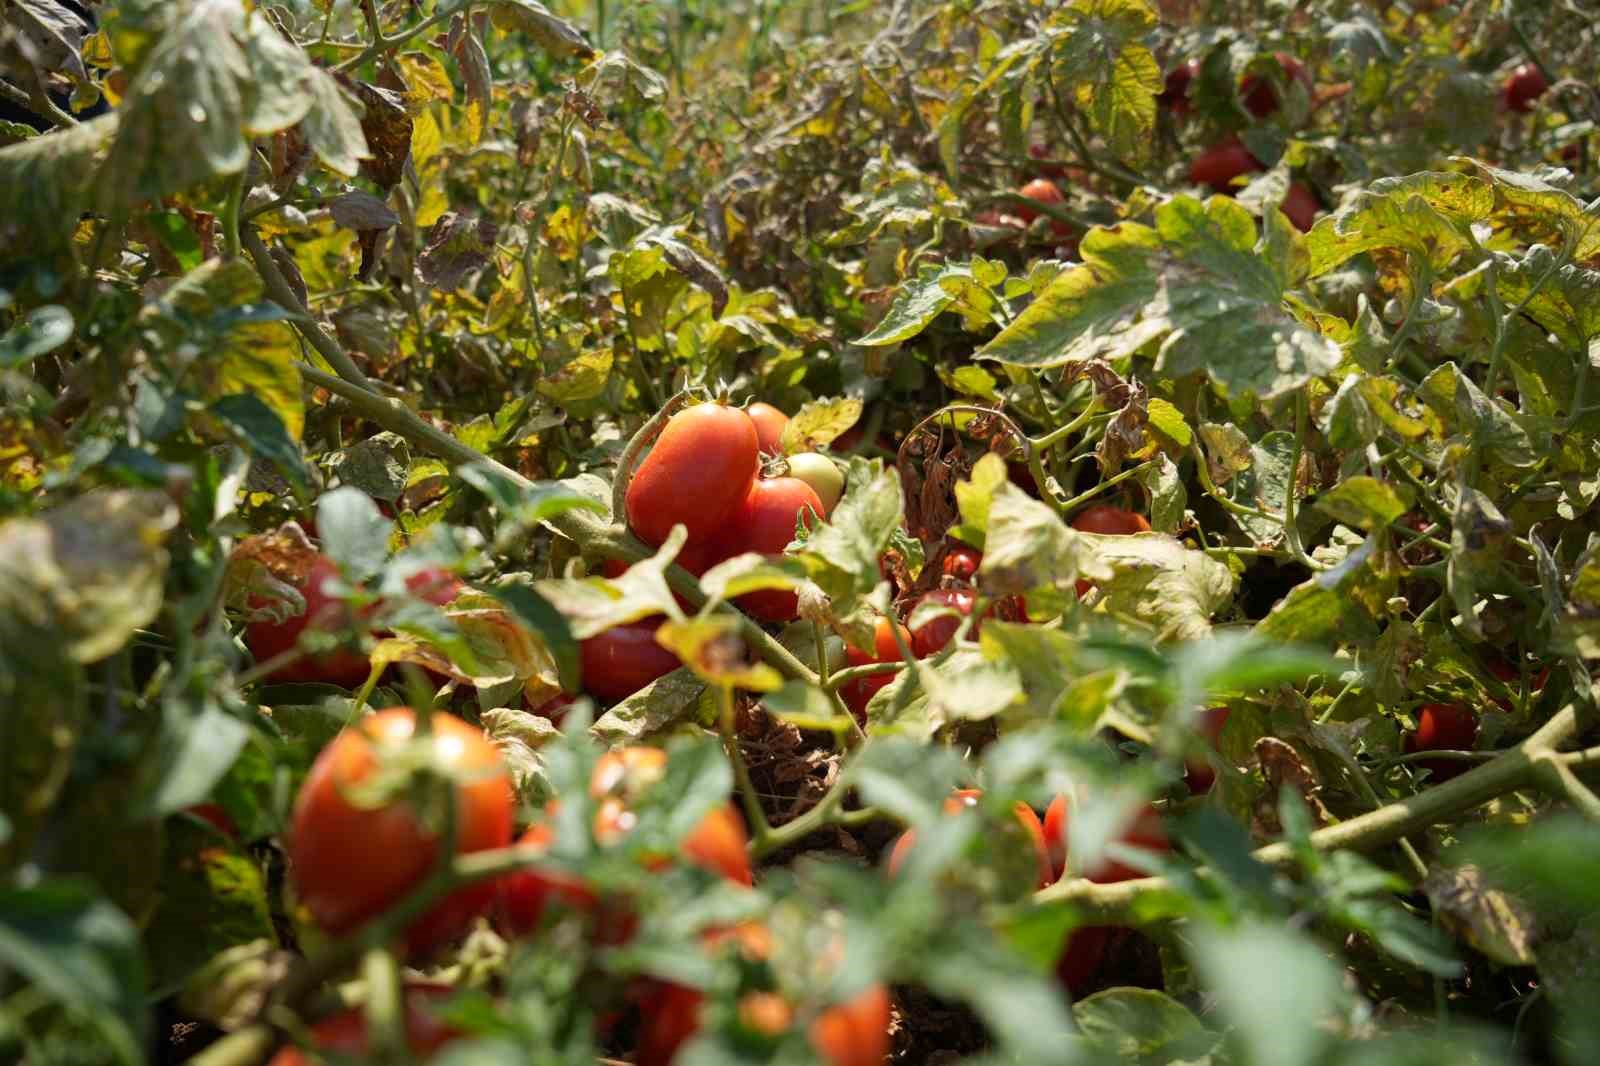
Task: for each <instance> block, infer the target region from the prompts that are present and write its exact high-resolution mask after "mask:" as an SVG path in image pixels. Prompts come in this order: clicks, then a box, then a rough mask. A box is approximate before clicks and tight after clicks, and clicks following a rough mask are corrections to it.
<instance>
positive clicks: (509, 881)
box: [273, 707, 889, 1066]
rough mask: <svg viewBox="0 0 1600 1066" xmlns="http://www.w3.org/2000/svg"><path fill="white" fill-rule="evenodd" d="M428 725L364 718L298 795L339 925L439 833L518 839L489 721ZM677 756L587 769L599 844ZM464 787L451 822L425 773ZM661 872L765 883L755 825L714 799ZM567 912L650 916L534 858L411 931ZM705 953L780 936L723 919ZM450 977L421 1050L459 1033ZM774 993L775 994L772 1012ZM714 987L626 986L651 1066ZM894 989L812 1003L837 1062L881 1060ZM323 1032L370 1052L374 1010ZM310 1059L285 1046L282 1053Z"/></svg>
mask: <svg viewBox="0 0 1600 1066" xmlns="http://www.w3.org/2000/svg"><path fill="white" fill-rule="evenodd" d="M430 727H431V728H430V732H428V733H427V734H426V735H423V736H419V735H418V733H417V715H416V714H415V713H414V712H413V711H412V710H411V709H410V708H408V707H393V708H389V709H388V710H384V711H379V712H376V713H374V714H372V715H369V716H368V717H366V718H364V719H363V720H362V721H361V722H360V724H359V725H358V726H357V727H355V728H352V729H349V730H346V731H345V732H344V733H342V734H340V735H339V737H337V738H336V739H335V740H334V741H333V742H332V743H330V744H329V745H328V746H327V747H326V748H324V749H323V751H322V752H321V753H320V754H319V755H318V757H317V759H316V761H315V763H314V764H313V766H312V769H311V772H310V774H309V776H308V777H307V778H306V781H305V783H304V784H303V786H302V787H301V790H300V793H299V795H298V797H297V799H296V802H295V808H294V814H293V819H292V822H291V826H290V831H289V836H288V857H289V873H290V878H291V883H292V884H293V887H294V890H295V892H296V894H297V896H298V898H299V899H300V901H301V902H302V903H303V904H304V906H305V907H306V909H307V910H308V911H309V912H310V913H311V915H312V917H313V918H314V919H315V921H316V922H317V924H318V926H319V927H321V928H322V929H323V930H324V931H325V932H326V933H328V934H330V935H333V936H344V935H348V934H350V933H352V932H354V931H355V930H356V929H358V928H359V927H361V926H362V925H363V924H365V923H366V922H368V921H370V920H372V919H374V918H376V917H377V916H378V915H380V914H381V913H383V912H384V911H385V910H387V909H389V908H390V907H392V906H394V905H395V904H396V903H398V902H399V901H400V900H401V899H403V898H404V897H405V896H406V895H407V894H408V893H410V892H411V891H413V890H414V889H416V888H417V886H418V885H420V884H421V883H422V882H423V881H424V880H425V879H426V878H427V877H428V875H429V874H430V872H431V871H432V870H433V869H434V868H435V867H436V864H437V863H438V862H439V861H440V854H439V848H440V842H441V840H443V839H446V838H448V839H449V840H450V841H451V842H452V844H453V847H454V853H455V854H464V853H469V852H474V851H481V850H486V849H491V848H501V847H506V846H508V845H509V844H510V843H511V841H512V810H513V805H514V801H513V796H512V790H511V783H510V778H509V776H508V774H507V772H506V769H505V766H504V765H503V763H502V762H501V759H500V756H499V753H498V751H497V750H496V749H495V747H494V745H493V744H491V743H490V742H489V741H488V740H487V739H486V738H485V737H484V735H483V734H482V732H481V731H479V730H478V729H477V728H476V727H474V726H472V725H469V724H468V723H466V722H464V721H462V720H461V719H459V718H456V717H454V716H453V715H449V714H445V713H442V712H440V713H435V714H433V715H432V716H431V720H430ZM666 759H667V757H666V753H665V752H663V751H660V750H659V749H655V748H624V749H621V750H618V751H614V752H610V753H608V754H606V755H604V756H602V757H601V759H600V760H599V761H598V762H597V763H596V765H595V768H594V772H593V774H592V777H591V781H590V796H591V799H592V800H593V802H594V805H595V815H594V823H593V833H594V838H595V840H596V842H597V843H598V844H599V845H600V846H602V847H606V846H614V845H616V844H618V843H620V842H621V841H622V840H623V839H624V838H626V837H627V836H628V834H629V833H630V832H631V831H632V829H633V827H634V825H635V821H636V819H635V817H634V815H633V813H632V810H631V808H632V806H633V805H634V804H635V803H636V802H637V801H638V799H639V797H640V796H641V795H642V794H643V793H644V791H645V790H647V789H649V788H650V787H652V786H653V785H654V784H655V783H656V782H657V781H659V780H660V779H661V777H662V775H663V773H664V772H665V769H666ZM430 776H431V777H432V778H435V779H436V780H437V785H436V791H437V792H438V793H439V794H443V793H445V792H446V791H448V792H449V793H450V794H451V798H450V802H449V803H447V804H441V806H442V807H443V808H444V809H445V810H451V811H453V812H454V817H455V825H454V828H453V831H452V832H450V833H449V834H445V833H443V832H442V830H441V829H440V828H439V827H438V826H436V825H435V824H433V822H432V821H430V818H429V816H428V815H427V814H425V813H423V811H424V810H426V809H428V808H427V804H426V797H427V796H429V795H430V793H429V790H428V787H427V780H428V778H429V777H430ZM557 806H558V804H557V801H552V802H551V804H550V805H549V806H548V807H547V809H546V817H545V818H544V819H543V820H541V821H538V822H536V823H534V824H533V825H532V826H531V827H529V828H528V829H527V830H526V831H525V832H524V834H523V835H522V837H521V838H520V839H519V840H518V843H520V844H523V845H527V846H530V847H533V848H537V849H547V848H548V847H549V846H550V844H551V843H552V841H553V839H554V837H553V832H554V831H553V828H552V826H553V824H554V822H553V819H552V817H551V816H552V815H554V814H555V812H556V809H557ZM641 861H643V862H644V864H645V866H646V867H647V868H649V869H651V870H654V871H659V870H663V869H665V868H667V867H668V866H670V865H671V864H673V863H675V862H678V863H683V864H686V865H688V866H693V867H698V868H700V869H703V870H706V871H708V872H710V873H712V874H714V875H715V876H718V877H721V878H723V879H725V880H727V881H728V882H730V883H733V884H737V885H743V886H748V885H750V884H752V881H753V879H752V876H751V869H750V861H749V854H748V838H747V836H746V833H745V829H744V823H743V821H742V820H741V818H740V817H739V814H738V812H737V811H735V810H734V809H733V807H732V806H731V805H727V806H722V807H717V808H714V809H713V810H712V811H711V812H710V813H708V814H707V815H706V816H705V817H704V818H703V819H702V820H701V822H700V824H699V825H698V826H696V827H695V828H694V829H693V830H691V831H690V833H689V834H688V835H687V836H685V837H684V838H683V840H682V841H681V843H680V845H679V849H678V853H677V854H676V855H648V856H645V857H643V859H642V860H641ZM558 910H565V911H567V912H577V913H581V914H584V915H587V916H588V917H589V918H590V919H592V926H591V928H592V929H593V931H594V936H595V937H596V940H597V942H598V943H599V944H601V945H605V946H615V945H620V944H624V943H627V942H628V941H629V940H631V939H632V938H633V936H634V934H635V931H636V929H637V927H638V916H637V915H636V914H635V913H633V911H632V910H631V908H630V905H629V903H628V901H627V900H625V899H608V898H605V897H604V896H602V894H601V893H600V892H599V891H598V890H597V889H596V888H594V887H593V886H591V885H589V884H587V883H585V882H584V881H583V880H582V879H581V878H579V877H577V876H575V875H570V874H567V873H565V872H564V871H561V870H557V869H554V868H547V867H541V866H538V865H533V866H530V867H527V868H524V869H521V870H518V871H516V872H514V873H511V874H508V875H505V876H503V877H501V878H499V879H498V880H496V881H485V882H481V883H477V884H473V885H469V886H467V887H465V888H462V889H459V890H457V891H455V892H453V893H451V894H449V895H448V896H447V897H446V898H445V899H443V900H442V901H440V902H439V903H437V904H435V905H434V906H433V907H431V908H430V909H429V910H428V911H426V912H425V913H424V914H422V915H421V916H419V917H418V918H416V919H414V920H413V921H412V922H411V923H410V924H409V925H408V926H407V928H406V929H405V930H404V934H403V941H404V944H405V947H406V949H407V952H408V955H409V956H410V957H411V958H413V959H426V958H427V957H428V956H429V955H430V954H432V953H433V952H435V951H436V950H437V949H439V948H440V947H442V946H444V945H446V944H447V943H449V942H450V941H452V940H454V939H458V938H459V937H460V936H461V935H462V934H463V933H464V932H465V931H466V929H467V927H468V925H469V924H470V923H471V922H472V921H474V920H475V919H477V918H479V917H482V916H488V917H490V918H491V920H492V921H493V923H494V924H495V926H496V927H497V928H498V929H499V931H500V932H501V933H503V934H504V935H506V936H507V937H510V938H519V937H527V936H531V935H535V934H536V933H537V932H538V931H539V930H540V928H541V927H542V925H543V923H544V922H545V921H546V920H547V919H548V918H550V917H551V916H552V914H553V913H554V912H556V911H558ZM704 940H705V943H704V946H705V948H706V950H719V949H720V948H721V947H722V946H724V945H726V944H728V943H730V942H737V943H738V944H740V945H741V950H743V951H745V952H746V953H747V954H749V955H751V956H752V957H757V956H760V957H764V955H765V953H767V952H770V936H768V935H767V934H766V933H765V930H763V929H762V928H761V927H760V926H759V925H755V924H751V925H748V926H741V927H739V928H736V929H731V930H723V929H719V930H714V931H712V932H711V933H709V934H707V935H706V937H705V938H704ZM446 991H447V990H445V989H442V988H438V987H433V986H422V985H417V986H412V987H410V988H408V989H407V991H406V994H405V1006H406V1013H405V1027H406V1033H407V1040H408V1042H409V1045H410V1049H411V1051H412V1052H413V1054H416V1055H418V1056H426V1055H427V1054H429V1053H431V1052H432V1051H434V1050H436V1049H437V1048H438V1047H440V1046H442V1045H443V1044H444V1043H446V1042H447V1041H448V1040H450V1039H451V1038H452V1037H453V1036H454V1035H455V1034H454V1033H453V1032H452V1031H451V1030H450V1029H448V1028H447V1027H445V1026H443V1025H442V1024H440V1023H439V1022H438V1021H437V1019H436V1018H435V1017H434V1014H433V1010H432V1008H433V1000H435V999H437V998H439V997H440V996H442V995H443V994H445V992H446ZM750 996H751V997H754V998H750V997H747V998H750V1002H751V1005H752V1006H751V1017H752V1019H753V1021H754V1022H757V1023H763V1019H764V1023H763V1024H764V1025H765V1029H764V1032H765V1035H766V1036H768V1037H769V1038H775V1037H777V1036H780V1035H782V1033H784V1032H786V1031H788V1029H789V1028H790V1025H791V1023H792V1022H793V1021H794V1020H795V1018H796V1016H797V1015H796V1012H795V1011H794V1010H793V1009H792V1008H791V1007H790V1005H789V1004H788V1003H787V1002H784V1001H781V997H777V996H776V995H775V993H772V992H771V991H770V990H766V991H758V992H753V993H751V994H750ZM761 997H767V999H771V1000H777V1001H778V1003H779V1006H781V1010H775V1009H774V1008H773V1007H772V1006H771V1005H770V1004H769V1006H768V1009H766V1010H765V1011H763V1010H762V1009H761V1007H760V1005H761V1004H762V1003H763V1002H765V1001H764V1000H763V999H762V998H761ZM703 999H704V996H703V994H702V993H701V992H699V991H698V990H696V989H693V988H688V987H686V986H682V985H677V984H674V983H672V982H669V981H663V980H658V979H654V978H648V979H641V980H639V981H637V982H636V983H635V986H634V987H632V988H630V989H629V990H628V1000H629V1001H630V1002H631V1003H632V1005H633V1007H634V1008H635V1009H636V1010H637V1011H638V1014H639V1032H640V1036H639V1046H638V1049H637V1052H636V1058H635V1061H636V1062H637V1063H639V1064H640V1066H652V1064H654V1066H667V1064H669V1063H670V1062H671V1061H672V1060H673V1057H674V1056H675V1055H676V1053H677V1051H678V1049H679V1047H680V1046H681V1045H682V1044H683V1043H684V1042H685V1041H687V1040H688V1039H689V1037H691V1036H692V1035H694V1033H695V1032H696V1031H697V1029H698V1028H699V1025H700V1008H701V1004H702V1001H703ZM888 1027H889V996H888V991H887V989H885V988H883V987H882V986H881V985H874V986H872V987H870V988H868V989H866V990H865V991H864V992H862V993H861V994H860V995H859V996H857V997H856V998H854V999H852V1000H849V1001H846V1002H844V1003H840V1004H833V1005H828V1006H825V1007H823V1008H822V1009H818V1010H813V1011H811V1012H810V1013H809V1029H808V1030H807V1032H808V1039H809V1040H810V1042H811V1044H812V1046H813V1048H814V1049H815V1050H816V1051H817V1053H818V1054H819V1055H820V1056H821V1057H822V1061H825V1062H828V1063H831V1064H833V1066H857V1064H860V1066H866V1064H869V1063H880V1062H882V1061H883V1058H884V1056H885V1055H887V1053H888ZM310 1036H311V1043H312V1045H313V1046H314V1047H315V1048H316V1049H318V1050H321V1051H334V1052H342V1053H348V1054H360V1053H362V1052H364V1051H366V1050H367V1034H366V1023H365V1020H364V1017H363V1016H362V1014H361V1013H360V1012H359V1011H345V1012H342V1013H339V1014H335V1015H332V1016H330V1017H329V1018H327V1019H324V1020H323V1021H321V1022H319V1023H318V1024H317V1025H315V1026H314V1027H313V1028H312V1029H311V1032H310ZM306 1061H307V1059H306V1057H305V1056H304V1054H303V1053H302V1052H301V1051H300V1050H299V1049H297V1048H293V1047H287V1048H284V1049H283V1050H281V1051H280V1052H279V1053H278V1055H277V1056H276V1057H275V1058H274V1059H273V1066H301V1064H302V1063H305V1062H306Z"/></svg>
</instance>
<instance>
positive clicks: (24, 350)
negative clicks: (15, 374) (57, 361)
mask: <svg viewBox="0 0 1600 1066" xmlns="http://www.w3.org/2000/svg"><path fill="white" fill-rule="evenodd" d="M72 328H73V322H72V312H71V311H68V310H67V309H66V308H65V307H57V306H56V305H54V304H51V305H50V306H48V307H40V308H36V309H34V310H32V311H29V312H28V314H27V316H26V317H24V318H23V319H22V321H20V322H18V323H17V324H16V325H14V326H12V327H11V328H10V329H8V330H6V332H5V335H4V336H0V370H17V369H20V368H21V367H22V366H24V365H25V364H27V363H29V362H31V361H32V360H34V359H37V358H38V357H39V356H41V355H45V354H47V353H49V352H53V351H55V350H56V349H57V348H59V347H61V346H62V345H63V344H65V343H67V341H69V340H71V339H72Z"/></svg>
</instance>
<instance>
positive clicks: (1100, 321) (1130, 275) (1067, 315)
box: [977, 222, 1165, 369]
mask: <svg viewBox="0 0 1600 1066" xmlns="http://www.w3.org/2000/svg"><path fill="white" fill-rule="evenodd" d="M1158 246H1159V238H1158V236H1157V234H1156V232H1155V231H1154V230H1152V229H1150V228H1149V227H1146V226H1141V225H1139V224H1137V223H1132V222H1124V223H1122V224H1121V225H1119V226H1117V227H1115V228H1113V229H1106V228H1104V227H1096V228H1094V229H1091V230H1090V231H1089V232H1088V233H1087V234H1085V235H1084V238H1083V240H1082V242H1081V243H1080V245H1079V249H1078V254H1079V255H1080V256H1082V257H1083V264H1082V265H1081V266H1077V267H1073V268H1072V269H1071V270H1067V271H1065V272H1063V273H1061V274H1058V275H1056V277H1055V278H1054V279H1053V280H1052V281H1051V282H1050V283H1049V284H1048V285H1046V286H1045V288H1044V290H1043V291H1042V292H1040V293H1039V295H1038V296H1037V297H1036V298H1035V299H1034V301H1033V302H1032V303H1030V304H1029V305H1028V306H1027V307H1026V308H1024V309H1023V311H1022V313H1021V314H1019V315H1017V317H1016V318H1014V319H1012V321H1011V323H1010V324H1009V325H1007V326H1006V327H1005V328H1004V329H1002V330H1001V331H1000V332H999V334H997V335H996V336H995V337H994V338H993V339H992V340H990V341H989V343H988V344H985V345H984V346H983V347H982V348H980V349H979V350H978V352H977V357H978V358H980V359H993V360H994V361H996V362H999V363H1006V364H1009V365H1011V366H1023V367H1031V368H1035V369H1040V368H1044V367H1052V366H1060V365H1062V364H1064V363H1070V362H1076V361H1079V360H1085V359H1095V358H1101V359H1114V358H1117V357H1119V356H1124V355H1127V354H1130V353H1132V352H1134V351H1137V350H1138V349H1140V348H1142V347H1143V346H1144V345H1145V344H1146V343H1147V342H1149V341H1150V340H1152V339H1154V338H1155V337H1157V336H1160V335H1161V334H1162V333H1163V332H1165V326H1164V325H1163V324H1162V323H1158V322H1142V321H1140V315H1141V313H1142V312H1143V311H1144V309H1145V307H1146V306H1147V305H1149V304H1150V303H1151V302H1152V301H1153V300H1154V299H1155V298H1156V292H1157V290H1158V283H1159V278H1158V276H1157V274H1156V272H1155V270H1154V267H1153V263H1152V253H1153V252H1154V251H1155V250H1156V248H1157V247H1158Z"/></svg>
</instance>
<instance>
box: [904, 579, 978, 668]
mask: <svg viewBox="0 0 1600 1066" xmlns="http://www.w3.org/2000/svg"><path fill="white" fill-rule="evenodd" d="M974 598H975V597H974V596H973V595H972V593H971V592H969V591H967V590H966V589H934V590H932V591H931V592H929V593H927V594H926V595H924V596H923V597H922V599H921V600H919V601H918V606H921V605H922V604H924V603H926V604H932V605H934V606H937V607H949V608H952V609H953V610H955V611H956V612H957V613H956V614H954V615H949V614H947V615H943V616H941V617H939V618H935V619H934V620H933V621H931V622H924V623H923V624H922V625H920V626H918V627H917V628H915V629H913V630H912V631H911V652H912V654H914V655H915V656H916V657H917V658H919V659H926V658H928V657H929V656H930V655H934V654H936V653H937V652H939V651H940V650H941V649H942V648H943V647H944V646H945V645H946V644H949V643H950V642H951V641H952V640H954V639H955V635H956V630H957V629H960V628H961V618H962V616H965V615H970V614H971V613H972V604H973V600H974ZM977 634H978V626H977V625H976V624H974V625H973V627H972V635H973V636H977Z"/></svg>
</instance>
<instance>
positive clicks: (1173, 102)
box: [1156, 59, 1200, 115]
mask: <svg viewBox="0 0 1600 1066" xmlns="http://www.w3.org/2000/svg"><path fill="white" fill-rule="evenodd" d="M1199 73H1200V61H1199V60H1197V59H1186V60H1184V61H1183V62H1182V63H1179V64H1178V65H1177V66H1175V67H1173V68H1172V69H1171V70H1169V71H1167V80H1166V82H1165V84H1164V85H1163V87H1162V90H1161V95H1160V96H1158V97H1156V103H1157V104H1158V105H1159V106H1161V107H1164V108H1166V109H1168V110H1169V111H1171V112H1172V113H1173V114H1174V115H1187V114H1188V113H1189V111H1190V110H1191V108H1190V105H1189V83H1190V82H1192V81H1194V79H1195V76H1196V75H1198V74H1199Z"/></svg>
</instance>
